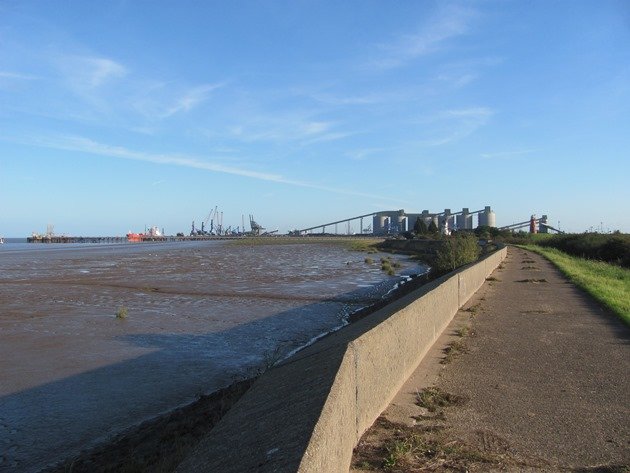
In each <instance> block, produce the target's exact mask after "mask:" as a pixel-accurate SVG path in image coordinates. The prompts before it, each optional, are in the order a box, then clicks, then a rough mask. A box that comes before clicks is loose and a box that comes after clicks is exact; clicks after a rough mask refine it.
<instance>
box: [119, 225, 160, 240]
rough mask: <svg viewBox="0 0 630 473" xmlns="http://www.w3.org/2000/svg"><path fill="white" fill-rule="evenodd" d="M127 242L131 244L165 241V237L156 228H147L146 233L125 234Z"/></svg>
mask: <svg viewBox="0 0 630 473" xmlns="http://www.w3.org/2000/svg"><path fill="white" fill-rule="evenodd" d="M127 241H129V242H132V243H139V242H143V241H166V237H165V236H164V234H163V232H161V231H160V229H159V228H158V227H156V226H153V227H151V228H149V230H148V231H147V232H146V233H133V232H131V231H130V232H129V233H127Z"/></svg>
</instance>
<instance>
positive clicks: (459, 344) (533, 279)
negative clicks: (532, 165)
mask: <svg viewBox="0 0 630 473" xmlns="http://www.w3.org/2000/svg"><path fill="white" fill-rule="evenodd" d="M427 399H430V400H431V402H433V404H431V403H427ZM385 465H387V466H388V468H389V469H390V470H394V471H453V469H455V470H457V471H460V470H461V471H464V470H466V471H497V470H504V471H567V470H568V471H582V472H586V471H593V472H594V471H601V472H617V471H618V472H621V471H630V329H629V328H628V327H627V326H626V325H624V324H623V322H621V321H620V320H619V319H618V318H616V317H615V316H614V315H612V314H611V313H609V312H608V311H607V310H605V309H603V308H602V307H600V306H599V305H598V304H597V303H595V302H594V301H592V300H591V299H590V298H589V297H588V296H587V295H586V294H584V293H583V292H582V291H580V290H579V289H577V288H576V287H575V286H573V285H572V284H571V283H569V282H568V281H567V279H566V278H565V277H564V276H563V275H562V274H561V273H560V272H559V271H558V270H557V269H556V268H555V267H554V266H553V265H551V263H549V262H548V261H547V260H545V259H544V258H543V257H541V256H539V255H536V254H533V253H531V252H527V251H525V250H521V249H518V248H509V251H508V257H507V259H506V260H505V262H504V263H503V264H502V265H501V266H500V267H499V268H498V269H497V270H496V271H495V272H494V273H493V275H492V276H491V277H489V278H488V281H487V282H486V283H485V284H484V286H483V288H482V289H481V290H480V291H479V292H478V293H477V294H476V295H475V296H474V297H473V298H472V299H471V301H469V303H468V304H467V305H466V306H465V307H463V308H462V310H461V311H460V312H459V313H458V315H457V316H456V317H455V319H454V321H453V323H452V324H451V326H450V327H449V328H448V329H447V331H446V332H445V334H444V336H443V337H442V338H441V339H440V340H439V341H438V343H437V344H436V346H435V347H434V349H433V351H432V352H431V353H429V354H428V356H427V357H426V358H425V360H424V361H423V362H422V363H421V365H420V367H419V368H418V370H417V371H416V373H415V374H414V375H413V376H412V377H411V378H410V380H409V381H408V382H407V384H406V385H405V386H404V387H403V388H402V389H401V391H400V392H399V394H398V396H397V397H396V398H395V399H394V401H393V402H392V404H391V405H390V406H389V408H388V409H387V410H386V411H385V412H384V413H383V415H382V416H381V417H380V418H379V420H377V422H376V423H375V425H374V426H373V427H372V429H370V430H369V431H368V432H367V433H366V434H365V435H364V437H363V438H362V439H361V442H360V443H359V446H358V447H357V449H356V451H355V457H354V460H353V470H352V471H363V470H367V469H370V470H375V469H376V470H378V469H380V468H381V467H383V466H385Z"/></svg>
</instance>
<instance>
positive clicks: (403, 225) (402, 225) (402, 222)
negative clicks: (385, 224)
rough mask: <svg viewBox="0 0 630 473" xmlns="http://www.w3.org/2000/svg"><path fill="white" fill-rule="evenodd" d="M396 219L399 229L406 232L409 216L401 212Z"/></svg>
mask: <svg viewBox="0 0 630 473" xmlns="http://www.w3.org/2000/svg"><path fill="white" fill-rule="evenodd" d="M396 221H397V223H398V231H399V232H406V231H407V217H406V216H404V215H400V214H399V215H398V218H397V219H396Z"/></svg>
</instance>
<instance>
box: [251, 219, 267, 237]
mask: <svg viewBox="0 0 630 473" xmlns="http://www.w3.org/2000/svg"><path fill="white" fill-rule="evenodd" d="M249 225H250V226H251V227H252V234H254V235H256V236H258V235H260V231H261V230H264V229H265V228H264V227H263V226H262V225H260V224H258V223H256V221H255V220H254V216H253V215H251V214H250V215H249Z"/></svg>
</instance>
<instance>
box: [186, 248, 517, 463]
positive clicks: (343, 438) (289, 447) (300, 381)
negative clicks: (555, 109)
mask: <svg viewBox="0 0 630 473" xmlns="http://www.w3.org/2000/svg"><path fill="white" fill-rule="evenodd" d="M506 253H507V250H506V249H505V248H503V249H500V250H498V251H496V252H495V253H492V254H491V255H489V256H487V257H486V258H484V259H483V260H481V261H479V262H477V263H475V264H472V265H469V266H467V267H465V268H463V269H460V270H458V271H456V272H454V273H450V274H448V275H446V276H443V277H442V278H439V279H437V280H435V281H432V282H431V283H429V284H427V285H425V286H423V287H422V288H420V289H418V290H416V291H414V292H412V293H410V294H407V295H406V296H404V297H402V298H401V299H399V300H397V301H394V302H393V303H391V304H389V305H388V306H386V307H384V308H383V309H381V310H379V311H377V312H375V313H374V314H371V315H370V316H368V317H366V318H365V319H363V320H360V321H358V322H356V323H354V324H352V325H350V326H348V327H346V328H344V329H343V330H340V331H339V332H337V333H335V334H333V335H331V336H329V337H326V338H325V339H323V340H321V341H320V342H318V343H316V344H314V345H312V346H311V347H309V348H307V349H306V350H303V351H301V352H300V353H298V354H296V355H295V356H294V357H292V358H290V359H289V360H286V361H285V362H283V363H282V364H280V365H278V366H277V367H275V368H273V369H271V370H270V371H268V372H266V373H265V374H264V375H263V376H261V377H260V379H259V380H258V381H257V382H256V383H255V384H254V385H253V386H252V388H250V390H249V391H248V392H247V393H246V394H245V395H244V396H243V398H241V400H240V401H239V402H238V403H237V404H236V405H235V406H234V407H233V408H232V409H231V410H230V411H229V412H228V414H227V415H226V416H225V417H224V418H223V419H222V420H221V421H220V422H219V424H218V425H217V426H216V427H215V428H214V429H213V430H212V432H210V434H209V435H208V436H207V437H206V438H204V439H203V440H202V441H201V443H200V444H199V446H198V447H197V449H196V450H195V452H194V454H193V455H192V456H190V457H189V458H187V459H186V460H185V461H184V462H183V463H182V464H181V465H180V467H179V468H178V470H177V471H178V472H201V471H207V472H214V471H221V472H254V471H255V472H304V473H306V472H313V473H314V472H344V473H346V472H347V471H348V469H349V466H350V461H351V459H352V449H353V448H354V446H355V445H356V444H357V442H358V441H359V439H360V438H361V435H362V434H363V433H364V432H365V431H366V430H367V429H368V428H369V427H370V426H371V425H372V423H373V422H374V421H375V420H376V418H377V417H378V416H379V415H380V413H381V412H382V411H383V410H384V409H385V408H386V407H387V405H388V404H389V403H390V401H391V400H392V399H393V397H394V396H395V394H396V393H397V392H398V390H399V389H400V387H401V386H402V385H403V384H404V382H405V381H406V380H407V379H408V377H409V376H410V375H411V373H412V372H413V371H414V370H415V369H416V367H417V366H418V364H419V363H420V361H421V360H422V358H423V357H424V355H425V354H426V352H427V351H428V350H429V348H430V347H431V346H432V345H433V343H434V342H435V340H436V339H437V338H438V336H439V335H440V334H441V333H442V331H443V330H444V329H445V328H446V326H447V325H448V324H449V322H450V321H451V320H452V318H453V316H454V315H455V313H456V312H457V310H458V309H459V308H460V307H461V306H462V305H463V304H464V303H465V302H466V301H467V300H468V299H469V298H470V296H472V294H474V293H475V292H476V291H477V290H478V289H479V288H480V287H481V285H482V284H483V283H484V281H485V279H486V278H487V277H488V275H490V273H492V271H493V270H494V269H495V268H496V267H497V266H498V265H499V264H500V263H501V261H502V260H503V259H504V258H505V255H506Z"/></svg>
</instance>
